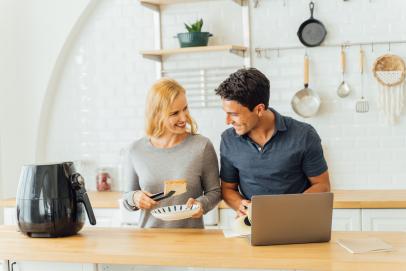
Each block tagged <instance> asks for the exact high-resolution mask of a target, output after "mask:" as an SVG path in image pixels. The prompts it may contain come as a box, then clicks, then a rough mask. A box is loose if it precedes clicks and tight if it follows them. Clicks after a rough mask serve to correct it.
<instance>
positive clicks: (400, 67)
mask: <svg viewBox="0 0 406 271" xmlns="http://www.w3.org/2000/svg"><path fill="white" fill-rule="evenodd" d="M372 72H373V74H374V77H375V78H376V80H377V81H378V83H379V96H378V107H379V108H380V109H381V110H383V112H384V114H385V116H386V118H387V120H388V121H389V122H390V123H391V124H395V123H396V121H397V119H398V117H399V116H400V113H401V112H402V109H403V105H404V104H403V101H404V81H405V76H406V66H405V63H404V61H403V59H402V58H400V57H399V56H396V55H391V54H386V55H383V56H381V57H379V58H378V59H377V60H376V61H375V63H374V65H373V69H372Z"/></svg>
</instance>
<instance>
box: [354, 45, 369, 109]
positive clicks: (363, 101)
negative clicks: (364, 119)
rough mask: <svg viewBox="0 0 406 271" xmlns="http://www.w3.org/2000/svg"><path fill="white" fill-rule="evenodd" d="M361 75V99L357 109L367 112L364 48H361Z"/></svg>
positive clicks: (356, 105) (356, 106)
mask: <svg viewBox="0 0 406 271" xmlns="http://www.w3.org/2000/svg"><path fill="white" fill-rule="evenodd" d="M359 61H360V75H361V99H360V100H358V101H357V103H356V104H355V111H357V112H358V113H366V112H368V111H369V103H368V100H367V99H366V98H365V97H364V50H362V48H360V50H359Z"/></svg>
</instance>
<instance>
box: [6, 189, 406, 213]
mask: <svg viewBox="0 0 406 271" xmlns="http://www.w3.org/2000/svg"><path fill="white" fill-rule="evenodd" d="M333 192H334V208H337V209H346V208H349V209H359V208H365V209H374V208H376V209H384V208H393V209H396V208H406V190H335V191H333ZM88 194H89V197H90V201H91V203H92V206H93V208H118V199H120V198H121V195H122V193H121V192H89V193H88ZM14 206H15V199H14V198H10V199H5V200H0V207H14ZM219 207H220V208H229V207H228V206H227V204H226V203H225V202H221V203H220V205H219Z"/></svg>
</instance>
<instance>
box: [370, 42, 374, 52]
mask: <svg viewBox="0 0 406 271" xmlns="http://www.w3.org/2000/svg"><path fill="white" fill-rule="evenodd" d="M371 52H372V53H373V52H374V42H371Z"/></svg>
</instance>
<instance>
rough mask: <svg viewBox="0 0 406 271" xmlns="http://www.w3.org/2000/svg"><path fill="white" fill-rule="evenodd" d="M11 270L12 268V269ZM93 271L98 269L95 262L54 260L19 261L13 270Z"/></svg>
mask: <svg viewBox="0 0 406 271" xmlns="http://www.w3.org/2000/svg"><path fill="white" fill-rule="evenodd" d="M10 270H11V269H10ZM38 270H41V271H55V270H58V271H93V270H97V269H96V265H95V264H81V263H53V262H27V261H22V262H21V261H19V262H15V264H13V271H38Z"/></svg>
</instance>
